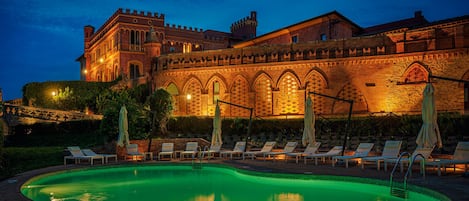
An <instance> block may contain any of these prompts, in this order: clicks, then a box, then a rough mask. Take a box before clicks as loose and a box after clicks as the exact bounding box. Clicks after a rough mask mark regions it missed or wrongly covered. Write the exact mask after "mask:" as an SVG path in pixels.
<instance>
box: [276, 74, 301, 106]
mask: <svg viewBox="0 0 469 201" xmlns="http://www.w3.org/2000/svg"><path fill="white" fill-rule="evenodd" d="M300 86H301V85H300V81H299V79H298V77H297V76H296V75H295V74H293V73H292V72H290V71H286V72H284V73H283V75H282V76H280V78H279V80H278V82H277V88H278V90H279V93H278V96H276V97H275V102H276V103H277V105H276V106H275V107H276V108H278V111H279V113H280V114H298V113H299V112H300V109H301V107H300V99H302V98H300V95H299V92H298V89H299V88H300Z"/></svg>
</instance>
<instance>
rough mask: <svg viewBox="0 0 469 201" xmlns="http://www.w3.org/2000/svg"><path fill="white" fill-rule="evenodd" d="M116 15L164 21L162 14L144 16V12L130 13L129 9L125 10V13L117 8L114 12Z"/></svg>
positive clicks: (148, 13) (149, 13)
mask: <svg viewBox="0 0 469 201" xmlns="http://www.w3.org/2000/svg"><path fill="white" fill-rule="evenodd" d="M116 13H117V14H126V15H133V16H136V17H137V16H139V17H148V18H156V19H160V20H164V14H158V13H157V12H154V13H152V12H147V13H146V14H145V12H144V11H140V12H139V11H137V10H132V12H131V11H130V9H125V11H123V9H122V8H119V9H118V10H117V12H116Z"/></svg>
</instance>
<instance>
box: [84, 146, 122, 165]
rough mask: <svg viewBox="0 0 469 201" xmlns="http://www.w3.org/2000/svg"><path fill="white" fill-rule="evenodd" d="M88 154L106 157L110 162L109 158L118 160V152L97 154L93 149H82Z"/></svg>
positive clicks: (106, 160)
mask: <svg viewBox="0 0 469 201" xmlns="http://www.w3.org/2000/svg"><path fill="white" fill-rule="evenodd" d="M81 151H82V152H83V153H84V154H85V155H87V156H102V157H104V162H105V163H108V162H109V158H114V161H115V162H117V155H116V154H97V153H95V152H94V151H93V150H91V149H82V150H81Z"/></svg>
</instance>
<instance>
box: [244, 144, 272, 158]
mask: <svg viewBox="0 0 469 201" xmlns="http://www.w3.org/2000/svg"><path fill="white" fill-rule="evenodd" d="M276 144H277V142H275V141H270V142H266V143H265V144H264V146H263V147H262V149H261V150H260V151H246V152H244V153H243V160H244V159H245V157H246V156H248V157H251V160H254V158H255V157H256V156H257V155H262V156H263V157H264V160H265V157H266V156H267V153H270V152H272V149H273V148H274V146H275V145H276Z"/></svg>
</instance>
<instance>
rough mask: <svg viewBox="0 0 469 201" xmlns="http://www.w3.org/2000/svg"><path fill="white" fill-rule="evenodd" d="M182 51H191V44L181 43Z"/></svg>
mask: <svg viewBox="0 0 469 201" xmlns="http://www.w3.org/2000/svg"><path fill="white" fill-rule="evenodd" d="M182 52H183V53H189V52H192V44H191V43H184V44H183V45H182Z"/></svg>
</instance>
